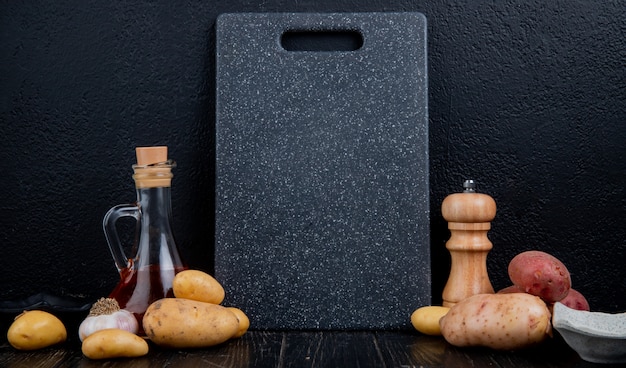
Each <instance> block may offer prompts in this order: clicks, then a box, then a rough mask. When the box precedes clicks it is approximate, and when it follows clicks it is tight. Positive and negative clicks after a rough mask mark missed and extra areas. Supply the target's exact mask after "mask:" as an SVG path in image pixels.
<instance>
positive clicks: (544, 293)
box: [508, 250, 572, 303]
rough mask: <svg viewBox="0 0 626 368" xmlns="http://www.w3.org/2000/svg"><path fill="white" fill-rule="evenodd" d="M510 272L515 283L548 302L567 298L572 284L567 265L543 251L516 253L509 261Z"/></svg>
mask: <svg viewBox="0 0 626 368" xmlns="http://www.w3.org/2000/svg"><path fill="white" fill-rule="evenodd" d="M508 272H509V277H510V278H511V281H512V282H513V284H514V285H516V286H517V287H519V288H520V289H522V290H523V291H525V292H527V293H529V294H532V295H536V296H538V297H540V298H541V299H543V300H544V301H545V302H546V303H554V302H557V301H559V300H561V299H563V298H565V297H566V296H567V293H568V292H569V289H570V287H571V285H572V280H571V278H570V273H569V271H568V270H567V268H566V267H565V265H564V264H563V263H562V262H561V261H559V260H558V259H556V258H555V257H554V256H552V255H550V254H548V253H545V252H541V251H536V250H531V251H526V252H522V253H520V254H518V255H516V256H515V257H513V259H512V260H511V262H510V263H509V268H508Z"/></svg>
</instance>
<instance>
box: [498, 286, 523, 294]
mask: <svg viewBox="0 0 626 368" xmlns="http://www.w3.org/2000/svg"><path fill="white" fill-rule="evenodd" d="M523 292H524V290H522V289H520V288H519V287H517V286H515V285H511V286H508V287H505V288H504V289H500V290H498V292H497V294H511V293H523Z"/></svg>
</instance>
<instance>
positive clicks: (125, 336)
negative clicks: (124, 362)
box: [81, 328, 149, 360]
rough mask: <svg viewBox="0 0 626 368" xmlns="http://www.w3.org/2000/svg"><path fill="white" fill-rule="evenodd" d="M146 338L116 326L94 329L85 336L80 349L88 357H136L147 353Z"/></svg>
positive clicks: (96, 358)
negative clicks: (94, 330)
mask: <svg viewBox="0 0 626 368" xmlns="http://www.w3.org/2000/svg"><path fill="white" fill-rule="evenodd" d="M148 350H149V348H148V343H147V342H146V340H144V339H142V338H141V337H139V336H137V335H135V334H134V333H132V332H128V331H125V330H121V329H117V328H109V329H104V330H100V331H96V332H94V333H92V334H91V335H89V336H87V337H86V338H85V340H84V341H83V344H82V346H81V351H82V352H83V354H84V355H85V356H86V357H87V358H89V359H95V360H98V359H112V358H136V357H140V356H144V355H146V354H148Z"/></svg>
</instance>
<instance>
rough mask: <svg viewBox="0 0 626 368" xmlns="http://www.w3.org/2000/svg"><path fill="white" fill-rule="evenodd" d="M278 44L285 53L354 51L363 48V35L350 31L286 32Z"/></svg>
mask: <svg viewBox="0 0 626 368" xmlns="http://www.w3.org/2000/svg"><path fill="white" fill-rule="evenodd" d="M280 44H281V46H282V47H283V48H284V49H285V50H287V51H356V50H358V49H360V48H361V46H363V35H361V33H359V32H357V31H352V30H337V31H334V30H331V31H286V32H284V33H283V34H282V36H281V37H280Z"/></svg>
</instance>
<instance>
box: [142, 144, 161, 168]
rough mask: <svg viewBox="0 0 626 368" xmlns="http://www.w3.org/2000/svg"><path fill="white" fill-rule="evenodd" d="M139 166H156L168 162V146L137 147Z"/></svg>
mask: <svg viewBox="0 0 626 368" xmlns="http://www.w3.org/2000/svg"><path fill="white" fill-rule="evenodd" d="M135 153H136V155H137V165H139V166H146V165H154V164H158V163H161V162H165V161H167V146H153V147H137V148H135Z"/></svg>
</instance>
